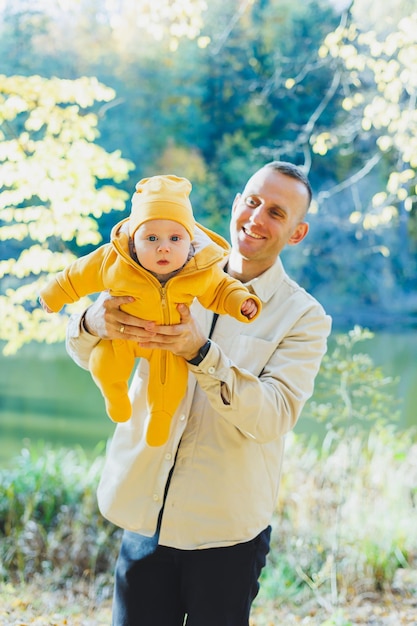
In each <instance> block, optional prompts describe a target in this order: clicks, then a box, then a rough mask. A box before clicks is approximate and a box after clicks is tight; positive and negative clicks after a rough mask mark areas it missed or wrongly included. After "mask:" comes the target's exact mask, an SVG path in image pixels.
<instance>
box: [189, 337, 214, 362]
mask: <svg viewBox="0 0 417 626" xmlns="http://www.w3.org/2000/svg"><path fill="white" fill-rule="evenodd" d="M210 346H211V341H210V339H207V341H206V343H205V344H204V345H202V346H201V348H200V349H199V351H198V354H197V356H195V357H194V358H193V359H190V360H189V361H188V360H187V363H190V364H191V365H200V363H201V361H202V360H203V359H205V358H206V356H207V352H208V351H209V350H210Z"/></svg>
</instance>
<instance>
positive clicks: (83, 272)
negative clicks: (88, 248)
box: [40, 244, 111, 313]
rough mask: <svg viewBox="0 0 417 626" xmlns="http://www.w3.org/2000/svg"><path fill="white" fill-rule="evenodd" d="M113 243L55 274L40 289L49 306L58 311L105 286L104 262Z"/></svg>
mask: <svg viewBox="0 0 417 626" xmlns="http://www.w3.org/2000/svg"><path fill="white" fill-rule="evenodd" d="M110 250H111V244H105V245H104V246H101V247H100V248H97V250H94V251H93V252H90V254H87V255H85V256H82V257H80V258H79V259H76V260H75V261H74V262H73V263H71V264H70V265H68V267H66V268H65V269H64V270H63V271H62V272H59V273H58V274H56V276H54V277H53V278H52V279H51V280H50V281H49V282H48V283H47V284H46V285H45V287H43V288H42V289H41V291H40V295H41V297H42V298H43V299H44V301H45V302H46V304H47V305H48V307H49V308H50V309H51V310H52V311H54V312H55V313H57V312H58V311H60V310H61V309H62V307H63V306H64V305H65V304H71V303H72V302H77V300H79V299H80V298H82V297H83V296H87V295H90V294H93V293H97V292H98V291H102V290H103V288H104V283H103V262H104V261H105V259H106V256H107V255H108V253H109V251H110Z"/></svg>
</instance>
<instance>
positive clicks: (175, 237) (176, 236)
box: [171, 235, 180, 241]
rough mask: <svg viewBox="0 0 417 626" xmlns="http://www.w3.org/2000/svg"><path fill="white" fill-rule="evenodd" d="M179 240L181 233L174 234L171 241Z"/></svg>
mask: <svg viewBox="0 0 417 626" xmlns="http://www.w3.org/2000/svg"><path fill="white" fill-rule="evenodd" d="M179 240H180V236H179V235H172V237H171V241H179Z"/></svg>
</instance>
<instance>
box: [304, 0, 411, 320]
mask: <svg viewBox="0 0 417 626" xmlns="http://www.w3.org/2000/svg"><path fill="white" fill-rule="evenodd" d="M368 4H369V3H364V2H363V0H356V2H354V3H353V5H352V7H351V11H350V13H349V15H348V19H347V20H346V21H345V22H344V23H341V24H340V26H339V27H338V28H337V29H336V30H335V31H333V32H332V33H329V34H328V35H327V37H326V38H325V40H324V42H323V45H322V46H321V48H320V50H319V56H320V57H321V58H323V59H326V58H327V59H332V61H333V66H334V68H335V72H338V73H340V74H341V75H342V78H341V84H342V87H343V94H344V97H343V100H342V111H341V114H340V115H339V123H338V124H337V125H336V126H333V127H332V128H327V129H321V130H319V131H317V132H315V133H313V134H312V135H311V145H312V149H313V151H314V152H315V153H316V154H319V155H321V156H322V157H327V156H329V155H330V154H338V155H339V157H336V158H339V162H340V155H341V154H345V155H346V158H349V157H350V158H351V159H354V160H355V161H356V172H355V171H354V170H352V169H351V171H350V173H349V174H348V175H347V176H346V177H345V180H343V181H342V182H341V184H338V185H336V187H335V189H334V190H330V191H327V192H325V191H323V192H322V194H321V195H320V196H319V200H322V201H326V200H327V199H329V198H330V197H331V196H332V195H334V193H336V192H341V191H343V190H346V189H350V190H351V191H352V192H353V193H352V199H353V201H352V202H351V203H350V210H349V211H348V214H347V215H346V213H345V214H344V217H345V218H346V220H347V223H348V224H350V229H351V232H352V234H353V235H354V239H356V247H357V250H359V251H360V250H361V249H362V251H363V252H364V253H365V254H366V255H367V259H368V263H367V265H368V268H369V267H370V266H371V272H370V273H371V274H372V268H373V270H376V273H375V274H374V276H373V279H371V285H372V288H373V294H372V295H373V302H374V304H378V305H382V307H383V308H384V309H386V310H390V311H392V310H397V312H398V311H400V310H402V311H404V308H406V309H409V310H416V309H417V301H416V299H415V296H414V295H413V291H414V289H413V286H415V280H416V274H417V254H416V252H417V245H416V243H417V241H416V240H415V241H414V244H413V237H415V232H416V213H417V211H416V207H417V108H416V103H417V79H416V72H415V64H416V61H417V12H414V13H412V12H410V13H407V11H406V7H407V6H408V7H411V3H409V2H408V1H407V0H403V1H402V2H400V3H399V4H398V3H397V2H395V3H394V2H390V3H388V4H389V7H390V9H389V10H388V8H387V7H386V6H385V12H384V13H383V14H382V15H381V13H380V12H378V15H377V16H375V15H374V14H373V13H372V12H370V13H369V12H368V8H369V7H368ZM351 164H352V161H351ZM355 189H356V190H357V201H356V202H355ZM364 244H365V245H364ZM359 254H360V252H359ZM371 257H374V258H373V260H372V261H371ZM367 278H368V279H369V269H368V270H367ZM362 284H363V283H362ZM400 286H401V289H399V287H400ZM400 291H402V292H403V293H402V295H403V297H401V294H400ZM407 292H408V293H409V295H408V296H406V295H405V294H407Z"/></svg>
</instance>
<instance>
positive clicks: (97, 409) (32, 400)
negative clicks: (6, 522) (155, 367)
mask: <svg viewBox="0 0 417 626" xmlns="http://www.w3.org/2000/svg"><path fill="white" fill-rule="evenodd" d="M359 347H360V350H361V351H362V352H367V353H368V354H370V356H371V357H372V359H373V361H374V363H375V365H379V366H381V367H382V368H383V371H384V372H385V373H386V375H387V376H394V377H399V378H400V382H399V385H398V397H399V399H400V400H401V402H402V415H401V425H402V426H404V427H405V426H412V425H415V426H417V332H409V333H405V332H404V333H397V334H392V333H387V332H378V333H376V334H375V336H374V338H373V339H371V340H367V341H366V342H365V341H364V342H362V343H360V344H359ZM0 366H1V377H0V465H1V466H4V465H8V464H9V463H10V461H11V460H12V459H13V457H14V456H16V455H17V454H18V453H19V451H20V450H21V449H22V447H25V446H27V445H36V443H37V442H39V441H44V442H47V443H48V444H50V445H51V446H53V447H61V446H64V447H73V446H80V447H81V448H83V449H84V450H85V451H86V453H87V454H91V455H93V454H96V453H97V450H100V451H101V450H103V449H104V446H105V443H106V441H107V439H108V438H109V437H110V436H111V433H112V432H113V430H114V424H113V423H112V422H111V421H110V420H109V419H108V417H107V416H106V413H105V411H104V404H103V400H102V397H101V395H100V392H99V391H98V389H97V388H96V386H95V384H94V383H93V382H92V380H91V378H90V374H89V373H88V372H86V371H84V370H82V369H80V368H79V367H77V366H76V365H75V364H74V363H73V362H72V361H71V359H70V358H69V357H68V356H67V355H66V352H65V348H64V346H62V345H59V346H46V345H38V344H33V345H29V346H26V347H25V348H24V349H22V350H21V351H20V352H19V353H18V354H17V355H14V356H10V357H4V356H0ZM310 427H311V425H310V426H309V428H310ZM302 429H303V420H301V421H300V422H299V425H298V426H297V430H298V431H300V430H302Z"/></svg>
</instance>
